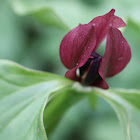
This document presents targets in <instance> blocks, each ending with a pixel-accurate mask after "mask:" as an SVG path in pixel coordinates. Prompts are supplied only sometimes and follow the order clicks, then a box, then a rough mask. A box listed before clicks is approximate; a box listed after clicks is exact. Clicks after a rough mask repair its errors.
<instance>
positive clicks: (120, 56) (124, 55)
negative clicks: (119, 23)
mask: <svg viewBox="0 0 140 140" xmlns="http://www.w3.org/2000/svg"><path fill="white" fill-rule="evenodd" d="M130 58H131V50H130V47H129V45H128V43H127V41H126V40H125V38H124V37H123V36H122V33H121V32H120V31H119V30H118V29H117V28H113V27H110V30H109V32H108V35H107V43H106V50H105V54H104V56H103V58H102V61H101V63H100V68H99V74H100V76H101V77H102V78H103V79H105V77H111V76H114V75H116V74H117V73H119V72H120V71H122V70H123V69H124V67H125V66H126V65H127V64H128V62H129V61H130Z"/></svg>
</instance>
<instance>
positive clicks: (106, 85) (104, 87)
mask: <svg viewBox="0 0 140 140" xmlns="http://www.w3.org/2000/svg"><path fill="white" fill-rule="evenodd" d="M93 86H96V87H99V88H102V89H108V88H109V86H108V84H107V83H106V81H105V79H102V80H101V81H100V82H99V83H98V84H94V85H93Z"/></svg>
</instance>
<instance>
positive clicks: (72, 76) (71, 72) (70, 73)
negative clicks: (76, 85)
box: [65, 67, 78, 81]
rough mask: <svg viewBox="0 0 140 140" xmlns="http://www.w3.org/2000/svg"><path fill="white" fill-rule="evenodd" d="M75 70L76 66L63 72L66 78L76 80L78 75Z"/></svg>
mask: <svg viewBox="0 0 140 140" xmlns="http://www.w3.org/2000/svg"><path fill="white" fill-rule="evenodd" d="M76 70H77V67H75V68H73V69H70V70H68V71H67V72H66V74H65V77H67V78H69V79H71V80H75V81H78V77H77V76H76Z"/></svg>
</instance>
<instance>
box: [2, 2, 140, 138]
mask: <svg viewBox="0 0 140 140" xmlns="http://www.w3.org/2000/svg"><path fill="white" fill-rule="evenodd" d="M139 5H140V1H139V0H133V1H128V0H123V1H122V0H114V1H112V0H69V1H68V0H10V1H6V0H2V1H1V5H0V17H1V19H0V58H1V59H9V60H12V61H15V62H17V63H19V64H22V65H23V66H25V67H28V68H33V69H36V70H43V71H48V72H52V73H56V74H59V75H64V74H65V72H66V69H65V68H64V66H63V65H62V63H61V61H60V58H59V45H60V42H61V40H62V38H63V37H64V35H65V34H66V33H67V32H68V31H69V30H70V29H72V28H74V27H76V26H77V25H78V24H79V23H82V24H84V23H88V22H89V21H91V20H92V19H93V18H94V17H96V16H98V15H103V14H105V13H107V12H109V11H110V10H111V9H112V8H115V9H116V13H115V14H116V15H117V16H119V17H121V18H122V19H123V20H124V21H125V22H126V23H127V27H126V28H124V29H122V31H123V35H124V36H125V38H126V39H127V41H128V43H129V44H130V47H131V50H132V59H131V62H130V63H129V64H128V66H127V67H126V68H125V70H123V71H122V72H121V73H120V74H118V75H117V76H115V77H113V78H111V79H108V80H107V82H108V83H109V85H110V87H114V88H127V89H128V88H129V89H140V74H139V72H140V64H139V63H140V17H139V15H140V11H139ZM102 47H105V43H102V44H101V48H102ZM100 51H102V49H99V52H100ZM97 100H98V101H97V105H96V106H93V105H91V106H90V104H89V103H88V102H89V100H87V99H85V100H83V101H81V102H80V103H78V104H77V105H75V106H73V107H72V108H71V109H70V110H69V111H68V112H67V113H66V114H65V116H64V117H63V118H62V120H61V122H60V124H59V125H58V127H57V128H56V129H55V131H54V132H53V133H52V134H51V135H50V136H49V140H118V139H119V140H123V132H122V131H121V129H120V125H119V122H118V119H117V117H116V115H115V112H114V111H113V110H112V108H111V107H110V106H109V105H108V104H107V103H106V102H105V101H104V100H102V99H100V98H99V99H97ZM92 104H93V103H92Z"/></svg>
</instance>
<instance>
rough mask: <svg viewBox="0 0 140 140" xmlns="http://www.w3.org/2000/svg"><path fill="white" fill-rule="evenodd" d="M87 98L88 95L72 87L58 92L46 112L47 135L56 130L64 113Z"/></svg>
mask: <svg viewBox="0 0 140 140" xmlns="http://www.w3.org/2000/svg"><path fill="white" fill-rule="evenodd" d="M86 96H87V94H85V93H81V92H78V91H76V90H74V89H73V88H71V87H70V88H66V89H62V90H60V91H59V92H57V95H56V96H55V98H53V99H52V100H51V101H50V102H49V104H48V105H47V106H46V108H45V110H44V126H45V129H46V132H47V135H50V134H51V132H52V131H53V130H54V129H55V127H56V125H57V124H58V123H59V121H60V120H61V119H62V117H63V115H64V113H65V112H66V111H67V110H68V109H69V108H70V107H72V106H73V105H75V104H76V103H77V102H78V101H80V100H81V99H83V98H84V97H86Z"/></svg>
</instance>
